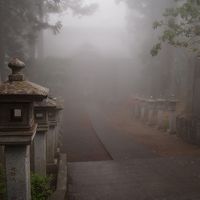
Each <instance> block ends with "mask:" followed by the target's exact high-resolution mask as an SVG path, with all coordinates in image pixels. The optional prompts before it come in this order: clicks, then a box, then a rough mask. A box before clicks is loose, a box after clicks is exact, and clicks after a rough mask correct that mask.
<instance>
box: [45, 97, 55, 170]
mask: <svg viewBox="0 0 200 200" xmlns="http://www.w3.org/2000/svg"><path fill="white" fill-rule="evenodd" d="M48 100H49V102H51V104H52V106H51V108H49V110H48V123H49V131H48V134H47V164H48V166H52V165H55V164H56V163H57V160H56V152H57V146H56V143H57V142H56V138H57V130H56V127H57V109H56V106H57V105H56V101H55V99H52V98H49V99H48Z"/></svg>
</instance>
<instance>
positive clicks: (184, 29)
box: [151, 0, 200, 56]
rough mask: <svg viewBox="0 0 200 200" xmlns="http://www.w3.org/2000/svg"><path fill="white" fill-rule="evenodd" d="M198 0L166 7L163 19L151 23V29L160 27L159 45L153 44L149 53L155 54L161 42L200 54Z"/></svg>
mask: <svg viewBox="0 0 200 200" xmlns="http://www.w3.org/2000/svg"><path fill="white" fill-rule="evenodd" d="M175 1H178V0H175ZM199 22H200V0H187V1H186V2H185V3H181V2H180V3H179V6H178V4H177V6H176V7H174V8H167V9H166V10H165V12H164V13H163V19H162V20H159V21H155V22H154V23H153V29H154V30H156V29H161V30H162V31H161V35H160V36H159V38H158V40H159V43H158V44H159V45H154V46H153V48H152V50H151V55H152V56H156V55H157V54H158V53H159V51H160V50H161V48H160V47H161V44H162V43H168V44H170V45H172V46H174V47H179V48H187V49H188V50H190V51H192V52H193V53H195V54H196V55H197V56H199V55H200V49H199V46H200V23H199Z"/></svg>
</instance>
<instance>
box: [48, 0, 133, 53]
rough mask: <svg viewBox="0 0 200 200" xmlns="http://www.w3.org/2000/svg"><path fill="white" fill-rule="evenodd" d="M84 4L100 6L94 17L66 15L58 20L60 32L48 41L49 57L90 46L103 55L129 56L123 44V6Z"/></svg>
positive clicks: (108, 0)
mask: <svg viewBox="0 0 200 200" xmlns="http://www.w3.org/2000/svg"><path fill="white" fill-rule="evenodd" d="M87 2H88V3H90V2H95V3H98V4H99V8H98V10H97V11H96V13H94V14H93V15H91V16H83V17H77V16H73V15H72V14H71V13H67V14H66V13H65V14H62V15H60V16H59V20H61V21H62V24H63V30H62V31H61V33H60V34H59V35H57V36H52V35H51V36H48V37H47V40H48V41H47V42H46V44H47V49H48V55H49V54H50V55H55V53H56V52H59V55H60V56H62V57H63V56H65V55H68V56H69V55H73V54H75V53H76V51H80V49H81V48H84V47H86V46H87V45H88V44H89V45H91V46H94V48H96V49H97V50H98V51H99V52H102V53H104V54H106V55H112V56H113V55H114V56H122V57H124V56H125V57H127V56H130V55H129V47H128V45H127V42H128V41H126V38H127V31H126V28H127V27H126V6H125V4H123V3H120V4H116V3H115V1H114V0H87ZM49 41H51V42H49ZM51 45H52V46H53V49H52V48H51ZM55 50H56V51H55Z"/></svg>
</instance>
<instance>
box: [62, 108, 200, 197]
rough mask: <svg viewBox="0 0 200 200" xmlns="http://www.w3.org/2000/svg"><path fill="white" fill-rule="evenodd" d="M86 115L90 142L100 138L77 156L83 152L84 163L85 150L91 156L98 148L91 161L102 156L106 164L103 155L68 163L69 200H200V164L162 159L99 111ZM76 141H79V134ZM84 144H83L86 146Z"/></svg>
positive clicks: (89, 110) (186, 160) (191, 161)
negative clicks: (109, 122) (116, 128)
mask: <svg viewBox="0 0 200 200" xmlns="http://www.w3.org/2000/svg"><path fill="white" fill-rule="evenodd" d="M85 111H86V113H87V114H88V117H89V118H90V119H91V124H92V127H93V131H94V132H91V133H90V134H88V135H87V133H86V132H87V128H86V129H85V133H86V135H87V137H86V136H85V139H86V138H87V139H89V137H90V136H91V135H92V134H95V135H96V136H95V137H94V136H92V137H94V138H96V139H95V140H94V139H93V140H90V139H89V142H88V143H87V145H83V146H82V148H81V149H79V148H78V147H79V146H77V150H76V152H75V153H76V154H79V153H80V158H81V156H82V155H85V154H84V153H82V151H84V150H85V152H88V153H89V152H90V151H89V149H93V148H94V151H93V154H92V155H93V156H92V157H95V154H96V153H95V152H98V151H101V155H104V156H105V160H103V157H101V159H102V160H100V159H97V158H98V155H99V154H98V153H97V154H96V157H95V159H94V160H93V159H92V157H90V156H89V157H88V158H91V160H90V161H89V159H86V160H87V161H89V162H80V161H82V160H79V159H78V156H77V157H76V156H75V157H76V159H74V161H76V162H70V163H69V164H68V200H197V199H198V200H199V199H200V167H199V166H200V159H198V158H189V157H174V158H170V157H165V158H162V157H160V156H158V155H156V154H155V153H154V152H152V151H151V150H150V149H148V148H147V147H145V146H143V145H141V144H138V143H136V142H135V141H134V139H133V137H132V138H130V137H128V134H126V133H122V132H119V131H117V130H115V129H114V127H113V126H111V125H110V124H108V122H107V121H106V115H105V114H104V113H103V112H102V110H101V109H99V107H96V106H94V105H93V106H92V105H90V106H87V107H85ZM77 125H78V124H77ZM71 130H73V129H71ZM77 133H78V132H77ZM78 134H79V133H78ZM67 137H70V136H67ZM65 139H66V138H65ZM74 139H78V135H77V138H76V137H75V138H72V140H74ZM97 141H99V143H98V142H97ZM96 142H97V143H96ZM79 143H80V144H79ZM79 143H78V145H81V141H79ZM76 144H77V141H76V142H75V143H73V145H71V146H73V148H74V147H76V146H74V145H76ZM97 144H98V145H97ZM71 148H72V147H71ZM96 148H97V149H98V150H97V149H96ZM78 149H79V150H78ZM87 149H88V150H87ZM66 150H67V149H66ZM102 152H104V153H103V154H102ZM106 152H108V154H107V153H106ZM68 154H69V153H68ZM87 155H89V154H87ZM86 157H87V156H86V155H85V158H86ZM109 157H111V158H112V159H113V160H109Z"/></svg>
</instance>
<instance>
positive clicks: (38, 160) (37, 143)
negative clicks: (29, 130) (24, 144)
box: [33, 132, 47, 176]
mask: <svg viewBox="0 0 200 200" xmlns="http://www.w3.org/2000/svg"><path fill="white" fill-rule="evenodd" d="M33 142H34V172H35V173H37V174H39V175H42V176H46V164H47V156H46V154H47V152H46V132H37V133H36V135H35V138H34V141H33Z"/></svg>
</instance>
